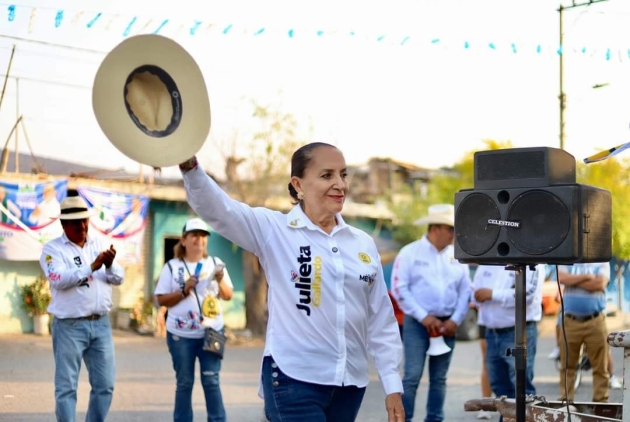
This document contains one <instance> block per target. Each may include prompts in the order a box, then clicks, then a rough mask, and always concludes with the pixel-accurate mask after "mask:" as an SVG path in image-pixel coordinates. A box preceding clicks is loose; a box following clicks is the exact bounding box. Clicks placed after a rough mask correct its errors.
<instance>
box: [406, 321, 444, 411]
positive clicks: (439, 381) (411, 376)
mask: <svg viewBox="0 0 630 422" xmlns="http://www.w3.org/2000/svg"><path fill="white" fill-rule="evenodd" d="M403 333H404V334H403V344H404V346H405V376H404V377H403V388H404V390H405V393H404V394H403V397H402V401H403V406H404V407H405V421H406V422H410V421H411V420H412V419H413V411H414V407H415V405H416V392H417V390H418V385H419V384H420V379H421V378H422V373H423V372H424V362H425V360H426V357H427V350H428V349H429V342H430V340H429V332H428V331H427V329H426V328H424V325H422V324H421V323H420V322H418V321H417V320H416V319H415V318H414V317H412V316H409V315H405V323H404V325H403ZM444 342H445V343H446V345H447V346H448V347H450V348H451V351H450V352H448V353H445V354H443V355H440V356H429V397H428V398H427V415H426V417H425V419H424V420H425V422H440V421H443V420H444V400H445V399H446V373H447V372H448V367H449V366H450V364H451V357H452V356H453V349H454V348H455V337H444Z"/></svg>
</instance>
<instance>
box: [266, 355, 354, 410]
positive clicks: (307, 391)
mask: <svg viewBox="0 0 630 422" xmlns="http://www.w3.org/2000/svg"><path fill="white" fill-rule="evenodd" d="M261 377H262V385H263V391H264V395H265V414H266V415H267V417H268V418H269V419H270V420H271V422H354V421H355V420H356V418H357V414H358V413H359V408H360V407H361V402H362V401H363V395H364V394H365V387H362V388H359V387H355V386H346V387H337V386H334V385H319V384H311V383H308V382H303V381H298V380H296V379H293V378H290V377H289V376H287V375H285V374H284V373H283V372H282V370H281V369H280V368H279V367H278V365H277V364H276V363H275V362H274V360H273V358H272V357H271V356H265V358H264V359H263V365H262V374H261Z"/></svg>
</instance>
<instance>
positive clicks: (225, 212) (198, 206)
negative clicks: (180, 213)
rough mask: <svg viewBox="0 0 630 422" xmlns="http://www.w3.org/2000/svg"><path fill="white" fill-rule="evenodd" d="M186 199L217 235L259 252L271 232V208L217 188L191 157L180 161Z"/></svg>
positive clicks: (258, 253)
mask: <svg viewBox="0 0 630 422" xmlns="http://www.w3.org/2000/svg"><path fill="white" fill-rule="evenodd" d="M180 169H181V170H182V174H183V176H184V187H185V188H186V196H187V198H188V203H189V204H190V206H191V207H192V209H193V210H195V212H196V213H197V214H198V215H199V216H200V217H201V218H202V219H203V220H205V221H206V222H208V223H209V224H210V226H212V228H213V229H214V230H216V232H217V233H219V234H220V235H221V236H223V237H225V238H226V239H229V240H230V241H232V242H234V243H236V244H237V245H239V246H240V247H242V248H243V249H246V250H248V251H251V252H253V253H255V254H256V255H258V256H260V252H261V251H262V249H263V246H264V244H265V243H266V242H267V239H268V237H269V233H270V232H271V225H272V224H271V223H272V213H273V211H271V210H268V209H265V208H252V207H250V206H249V205H247V204H244V203H242V202H239V201H237V200H235V199H232V198H230V196H229V195H228V194H227V193H225V192H224V191H223V189H221V188H220V187H219V186H218V185H217V184H216V182H215V181H214V180H212V179H211V178H210V177H209V176H208V175H207V174H206V173H205V172H204V171H203V169H202V168H201V167H200V166H199V165H198V164H197V161H196V158H192V159H190V160H189V161H187V162H186V163H182V164H181V165H180Z"/></svg>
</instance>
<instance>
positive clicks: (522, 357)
mask: <svg viewBox="0 0 630 422" xmlns="http://www.w3.org/2000/svg"><path fill="white" fill-rule="evenodd" d="M505 269H506V270H508V271H516V274H515V283H514V302H515V305H516V306H515V313H516V315H515V316H516V318H515V319H514V323H515V324H514V337H515V338H514V346H515V347H514V349H508V350H507V351H506V352H505V353H506V355H507V356H514V359H515V367H516V422H525V415H526V412H525V385H526V379H527V331H526V328H527V315H526V298H525V282H526V279H527V277H526V274H527V273H526V270H527V265H526V264H514V265H508V266H507V267H505ZM531 269H532V270H533V269H534V266H531Z"/></svg>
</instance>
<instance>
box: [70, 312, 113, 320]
mask: <svg viewBox="0 0 630 422" xmlns="http://www.w3.org/2000/svg"><path fill="white" fill-rule="evenodd" d="M104 316H105V315H99V314H92V315H88V316H82V317H78V318H71V319H78V320H81V321H98V320H99V319H101V318H102V317H104Z"/></svg>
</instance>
